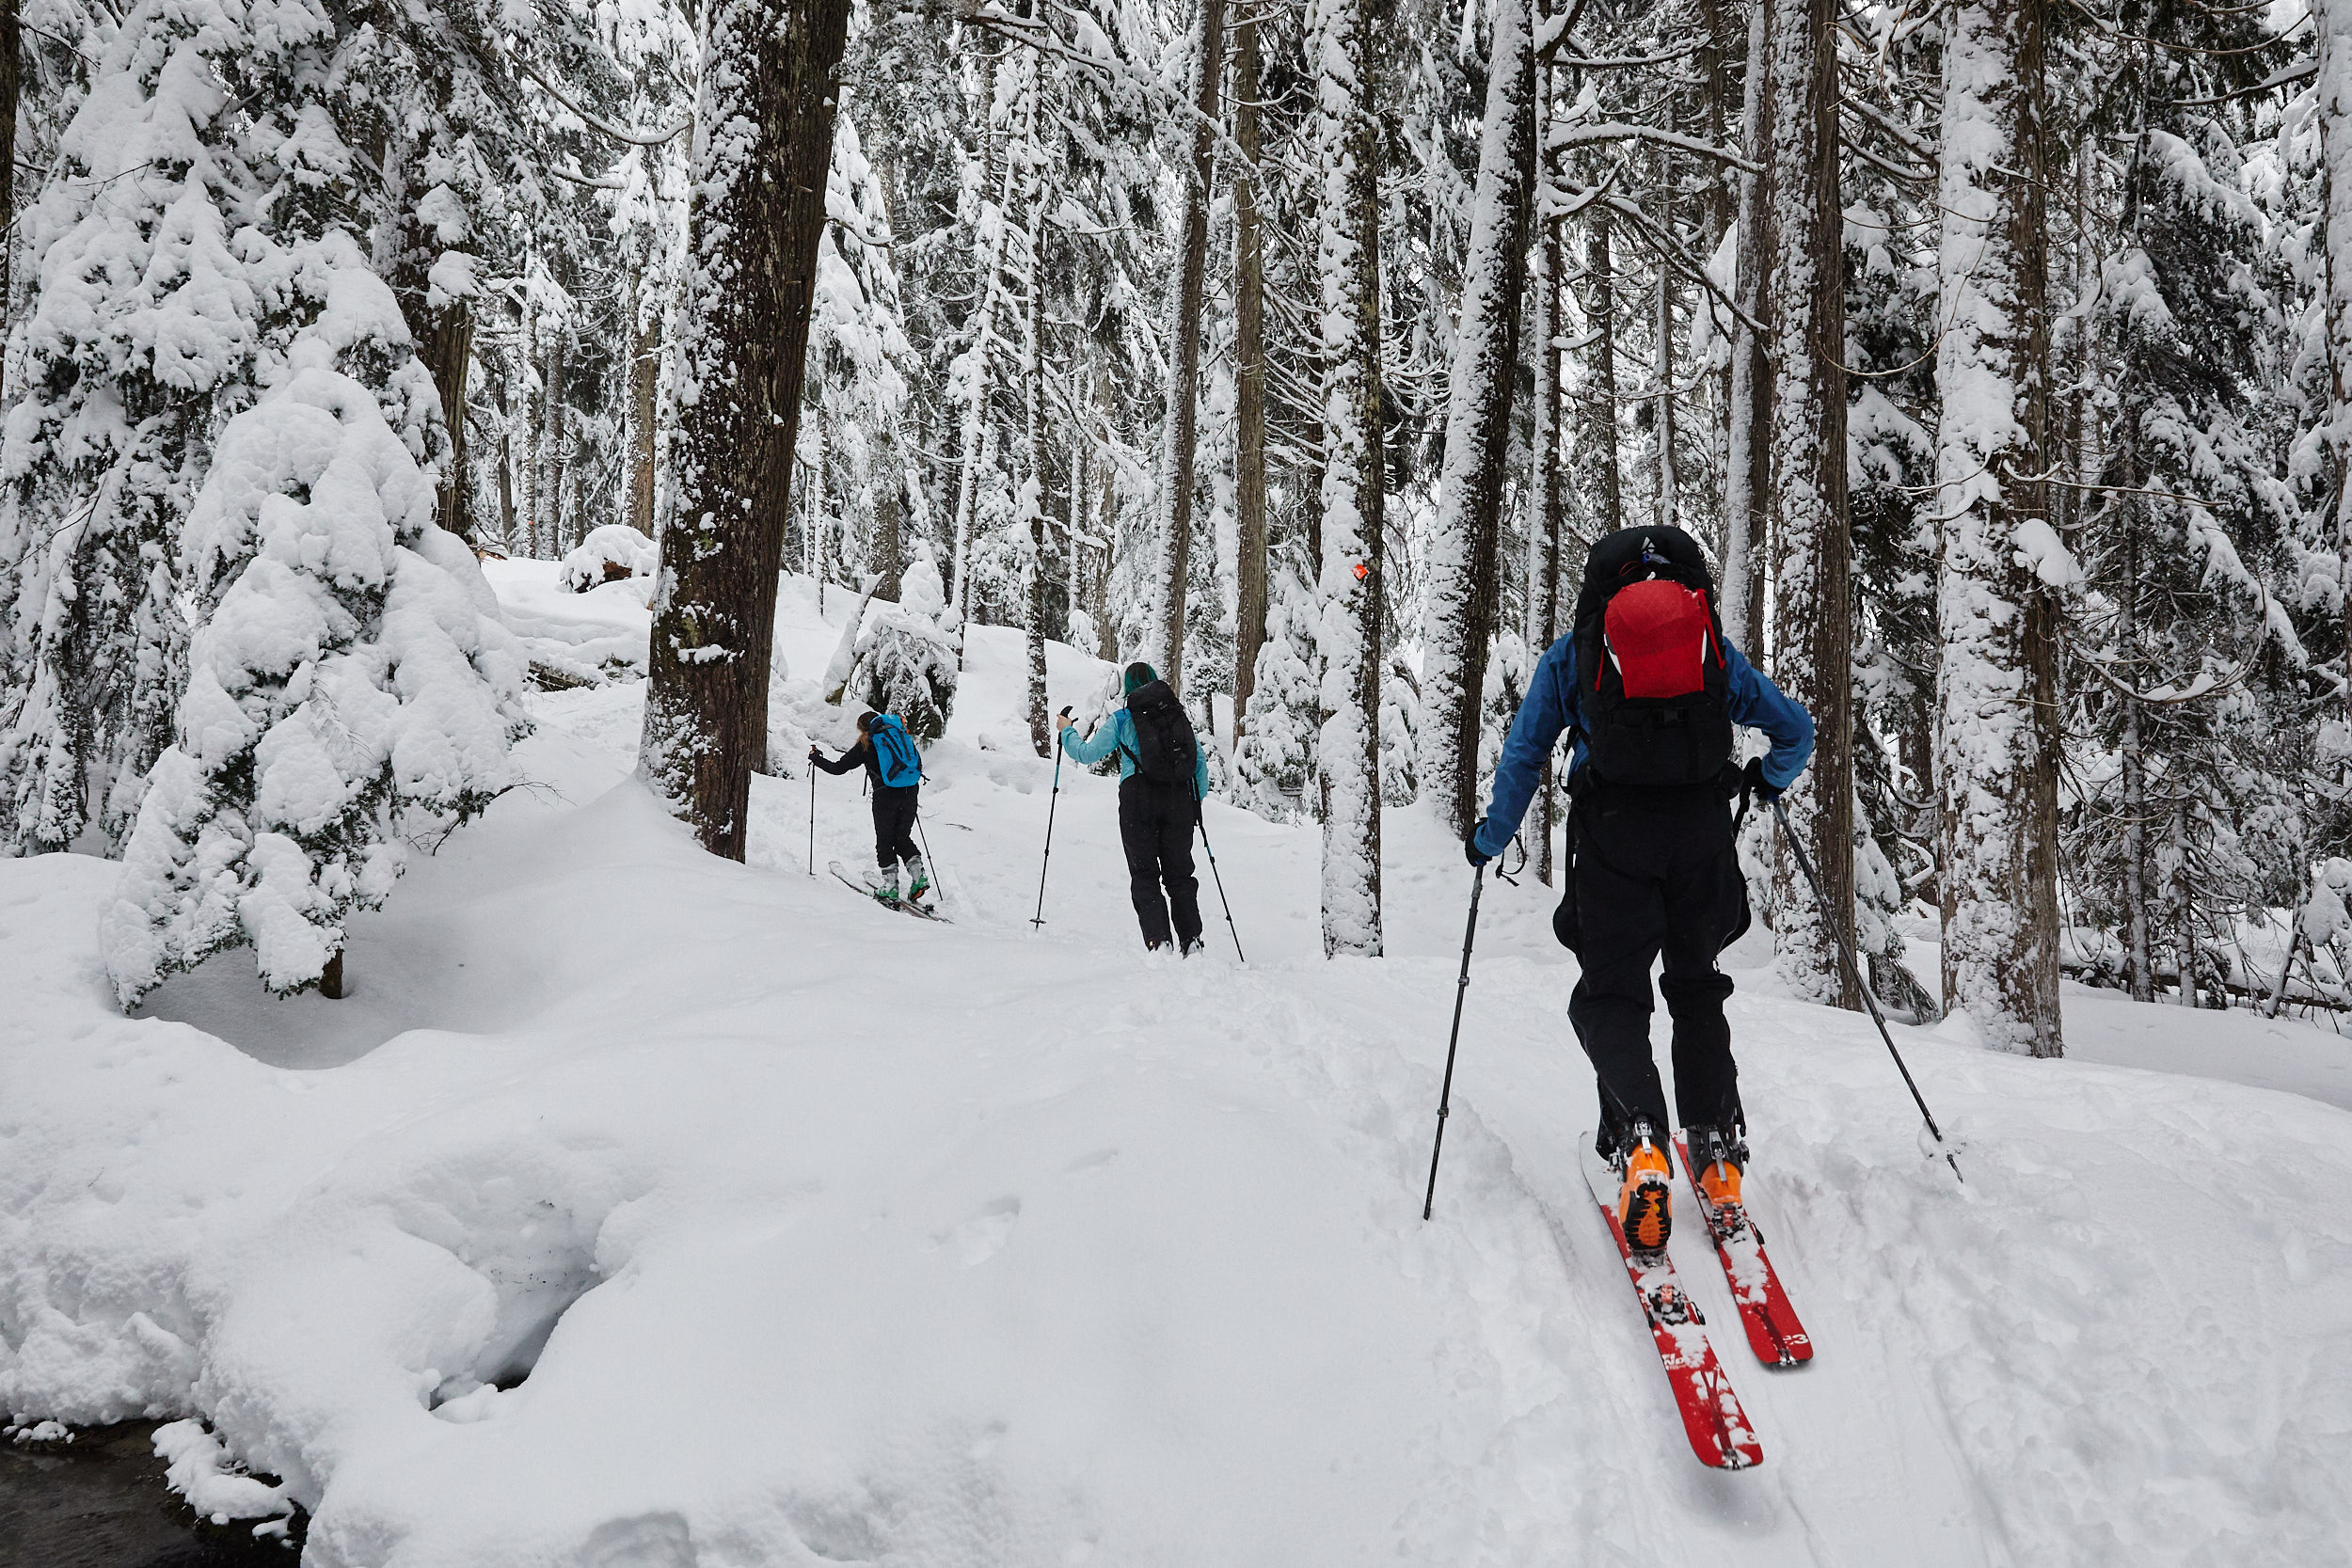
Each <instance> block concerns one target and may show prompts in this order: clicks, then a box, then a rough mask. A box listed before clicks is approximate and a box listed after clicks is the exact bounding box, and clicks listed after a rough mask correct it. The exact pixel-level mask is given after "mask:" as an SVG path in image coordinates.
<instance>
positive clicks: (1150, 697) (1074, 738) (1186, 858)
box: [1061, 663, 1209, 958]
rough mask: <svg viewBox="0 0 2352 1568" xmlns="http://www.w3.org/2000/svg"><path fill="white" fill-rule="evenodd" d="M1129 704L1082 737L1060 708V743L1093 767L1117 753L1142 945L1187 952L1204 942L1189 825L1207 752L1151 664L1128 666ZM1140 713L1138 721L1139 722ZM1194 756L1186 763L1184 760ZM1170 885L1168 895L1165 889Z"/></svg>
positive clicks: (1123, 830)
mask: <svg viewBox="0 0 2352 1568" xmlns="http://www.w3.org/2000/svg"><path fill="white" fill-rule="evenodd" d="M1122 685H1123V688H1124V690H1125V692H1126V697H1127V703H1126V705H1125V706H1124V707H1120V708H1119V709H1117V710H1115V711H1114V712H1113V713H1112V714H1111V716H1110V718H1109V720H1108V721H1106V722H1104V723H1103V724H1100V725H1097V726H1096V728H1095V731H1094V734H1093V735H1092V736H1080V735H1079V734H1078V731H1077V727H1076V726H1075V725H1073V724H1072V723H1071V721H1070V710H1069V709H1068V708H1064V709H1062V710H1061V748H1062V750H1063V751H1065V752H1069V753H1070V760H1071V761H1073V762H1076V763H1082V764H1085V765H1087V766H1089V767H1091V766H1092V765H1093V764H1095V763H1098V762H1100V761H1102V760H1103V759H1104V757H1106V756H1109V755H1110V754H1111V753H1112V752H1118V754H1119V840H1120V847H1122V848H1124V849H1125V851H1126V854H1127V893H1128V897H1129V899H1130V901H1132V902H1133V903H1134V905H1135V907H1136V924H1137V925H1139V926H1141V927H1143V945H1144V946H1145V947H1146V948H1147V949H1152V950H1157V949H1159V948H1162V947H1166V946H1167V945H1168V942H1169V940H1170V932H1169V929H1168V926H1169V917H1170V915H1171V914H1173V916H1174V923H1175V930H1174V933H1173V940H1174V941H1175V943H1176V949H1177V951H1178V952H1179V953H1182V954H1183V955H1184V956H1185V957H1187V958H1189V957H1191V956H1192V953H1193V950H1194V949H1195V948H1198V947H1199V946H1200V879H1199V878H1197V877H1195V876H1194V875H1193V872H1192V832H1193V829H1194V828H1195V827H1196V826H1198V825H1199V823H1200V802H1201V800H1203V799H1204V798H1205V797H1206V796H1207V795H1208V793H1209V759H1208V757H1207V756H1206V755H1204V754H1203V753H1202V752H1201V750H1200V741H1199V739H1198V738H1197V737H1196V736H1194V734H1193V731H1192V721H1191V720H1189V719H1188V718H1186V717H1185V715H1184V705H1183V704H1181V703H1179V702H1177V700H1176V695H1175V693H1174V692H1173V691H1171V690H1170V689H1168V683H1167V682H1166V681H1163V680H1161V679H1160V676H1159V672H1158V671H1156V670H1154V669H1152V666H1150V665H1149V664H1143V663H1136V664H1130V665H1128V666H1127V672H1126V675H1125V678H1124V681H1123V683H1122ZM1138 719H1140V720H1141V727H1140V728H1139V727H1138V724H1137V721H1138ZM1187 763H1189V766H1187ZM1163 888H1165V889H1166V890H1167V892H1166V895H1165V896H1163V895H1162V892H1161V890H1162V889H1163Z"/></svg>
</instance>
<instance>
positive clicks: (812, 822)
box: [808, 762, 817, 877]
mask: <svg viewBox="0 0 2352 1568" xmlns="http://www.w3.org/2000/svg"><path fill="white" fill-rule="evenodd" d="M808 874H809V875H810V876H812V877H814V876H816V875H817V765H816V764H815V763H813V762H812V763H810V764H809V765H808Z"/></svg>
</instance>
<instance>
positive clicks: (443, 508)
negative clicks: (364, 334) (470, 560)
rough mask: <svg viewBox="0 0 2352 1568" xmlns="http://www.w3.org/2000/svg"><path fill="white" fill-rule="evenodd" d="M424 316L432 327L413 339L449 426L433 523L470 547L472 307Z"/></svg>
mask: <svg viewBox="0 0 2352 1568" xmlns="http://www.w3.org/2000/svg"><path fill="white" fill-rule="evenodd" d="M428 314H429V316H430V318H431V322H430V325H429V326H428V327H427V329H426V330H425V331H424V332H422V333H421V334H419V335H418V338H417V357H418V359H419V360H421V361H422V363H423V365H424V368H425V370H426V371H427V372H429V373H430V374H431V375H432V377H433V385H434V386H435V388H437V389H438V390H439V392H440V394H441V419H442V420H443V422H445V423H446V424H447V425H448V426H449V467H448V470H447V471H446V472H444V473H443V474H442V475H441V495H440V506H439V509H438V513H437V517H436V519H435V520H436V521H437V522H438V523H439V524H440V526H441V527H443V528H445V529H447V530H448V531H450V532H452V533H453V534H455V535H457V537H458V538H460V539H463V540H466V541H468V542H469V543H470V542H471V541H472V539H473V536H474V520H473V485H472V483H470V481H469V474H468V469H467V452H468V446H469V443H468V441H467V424H468V421H467V419H466V371H467V367H469V365H471V364H472V363H473V302H472V301H471V300H469V299H454V300H452V301H450V302H449V303H448V304H447V305H444V306H442V307H441V308H440V309H437V310H431V311H429V312H428Z"/></svg>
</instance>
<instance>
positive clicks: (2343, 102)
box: [2312, 0, 2352, 719]
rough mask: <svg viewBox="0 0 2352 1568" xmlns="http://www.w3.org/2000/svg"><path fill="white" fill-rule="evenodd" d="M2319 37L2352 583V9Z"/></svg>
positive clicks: (2320, 11) (2323, 12) (2343, 554)
mask: <svg viewBox="0 0 2352 1568" xmlns="http://www.w3.org/2000/svg"><path fill="white" fill-rule="evenodd" d="M2312 22H2313V25H2314V28H2315V30H2316V31H2317V34H2318V40H2317V44H2318V48H2317V55H2318V65H2319V76H2318V80H2317V81H2316V82H2315V83H2314V85H2313V86H2314V92H2315V94H2316V97H2317V99H2318V104H2319V115H2318V119H2319V145H2320V173H2321V182H2320V183H2321V193H2322V195H2321V209H2320V210H2321V212H2322V214H2324V216H2323V221H2322V225H2321V227H2322V231H2323V234H2324V245H2323V246H2322V248H2323V249H2324V250H2325V252H2326V259H2327V309H2326V321H2327V335H2328V426H2327V428H2328V455H2329V459H2330V462H2329V465H2328V466H2329V467H2330V468H2331V469H2332V470H2333V473H2332V475H2331V478H2332V479H2333V481H2334V483H2335V522H2336V550H2337V564H2338V568H2339V570H2340V572H2341V574H2342V576H2341V577H2340V578H2339V579H2338V580H2339V581H2341V582H2343V583H2344V584H2346V585H2347V586H2352V5H2345V4H2344V3H2343V0H2323V3H2322V4H2319V5H2315V6H2313V7H2312ZM2343 597H2344V603H2343V608H2342V611H2341V613H2342V616H2343V622H2344V626H2343V635H2344V676H2345V679H2344V708H2345V714H2344V716H2345V717H2346V718H2347V719H2352V592H2347V593H2345V594H2344V596H2343Z"/></svg>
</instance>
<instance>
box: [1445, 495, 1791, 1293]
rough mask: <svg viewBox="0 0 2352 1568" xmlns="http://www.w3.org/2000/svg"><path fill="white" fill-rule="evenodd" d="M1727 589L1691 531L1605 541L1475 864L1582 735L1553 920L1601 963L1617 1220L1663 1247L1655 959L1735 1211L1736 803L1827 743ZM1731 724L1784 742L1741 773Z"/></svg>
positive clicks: (1739, 911)
mask: <svg viewBox="0 0 2352 1568" xmlns="http://www.w3.org/2000/svg"><path fill="white" fill-rule="evenodd" d="M1712 601H1713V591H1712V585H1711V583H1709V582H1708V578H1707V576H1706V558H1705V557H1704V555H1702V554H1701V553H1700V550H1699V546H1698V543H1697V541H1696V540H1693V539H1692V538H1691V536H1690V535H1689V534H1687V533H1684V532H1683V531H1681V530H1680V529H1674V528H1647V529H1627V530H1622V531H1619V532H1616V533H1613V534H1610V535H1607V536H1605V537H1604V538H1602V539H1601V540H1600V541H1598V542H1597V543H1596V544H1595V545H1594V546H1593V549H1592V552H1591V554H1590V556H1589V557H1588V561H1587V565H1586V569H1585V578H1584V584H1583V589H1582V591H1581V594H1579V596H1578V603H1577V614H1576V621H1575V629H1573V630H1571V631H1570V633H1569V634H1568V635H1567V636H1565V637H1563V638H1561V639H1560V640H1559V641H1557V642H1554V643H1553V644H1552V645H1551V647H1550V649H1549V651H1547V652H1546V653H1545V655H1544V657H1543V658H1542V660H1541V661H1540V662H1539V663H1538V664H1537V665H1536V667H1535V673H1534V679H1533V680H1531V681H1530V682H1529V683H1528V691H1527V698H1526V700H1525V701H1524V702H1522V703H1521V704H1520V705H1519V711H1518V717H1517V718H1516V719H1514V720H1513V721H1512V723H1511V733H1510V736H1508V738H1507V739H1505V740H1504V742H1503V747H1502V759H1501V761H1500V762H1499V763H1498V765H1497V767H1496V768H1495V779H1494V792H1493V795H1492V798H1491V799H1490V800H1489V801H1488V803H1487V807H1486V816H1485V817H1484V818H1483V819H1482V820H1481V821H1480V822H1479V823H1478V825H1477V827H1476V828H1475V829H1473V830H1472V832H1471V833H1470V839H1469V842H1468V844H1467V846H1466V849H1467V852H1468V854H1469V857H1470V863H1471V864H1473V865H1484V864H1485V863H1486V862H1487V861H1489V860H1491V859H1493V858H1494V857H1495V856H1497V855H1500V854H1501V853H1502V850H1503V848H1504V847H1505V846H1507V845H1508V844H1509V843H1510V842H1511V839H1512V836H1513V835H1514V834H1515V833H1517V832H1518V826H1519V820H1520V818H1521V817H1522V816H1525V815H1526V812H1527V807H1528V802H1529V801H1530V800H1533V799H1534V794H1535V791H1536V789H1537V787H1538V786H1539V785H1540V784H1541V782H1542V779H1543V770H1544V763H1545V760H1546V759H1547V758H1548V757H1549V756H1550V755H1551V752H1552V748H1553V746H1554V745H1555V743H1557V741H1558V740H1559V738H1560V736H1561V735H1562V733H1563V732H1565V733H1567V734H1568V735H1569V736H1570V737H1571V739H1572V743H1573V745H1572V751H1571V752H1570V764H1569V769H1568V793H1569V796H1570V800H1571V801H1572V804H1571V806H1570V809H1569V813H1568V821H1567V846H1568V863H1567V868H1566V876H1565V884H1566V886H1565V894H1564V896H1563V897H1562V900H1561V904H1560V911H1559V913H1558V915H1557V916H1556V917H1555V919H1554V927H1555V929H1556V930H1557V932H1558V935H1559V937H1560V940H1561V942H1563V943H1564V944H1565V945H1566V946H1568V947H1569V948H1570V949H1572V950H1573V951H1574V952H1575V953H1576V955H1577V959H1578V962H1579V964H1580V965H1581V969H1582V974H1581V976H1580V977H1579V978H1578V980H1577V983H1576V989H1575V991H1574V992H1573V993H1572V994H1571V996H1570V998H1569V1001H1568V1020H1569V1022H1570V1024H1571V1025H1572V1026H1573V1027H1574V1028H1575V1030H1576V1034H1577V1038H1578V1041H1579V1042H1580V1043H1581V1045H1582V1046H1583V1048H1584V1052H1585V1054H1586V1055H1587V1056H1589V1057H1590V1058H1591V1060H1592V1063H1593V1068H1594V1071H1595V1075H1596V1077H1597V1079H1598V1082H1599V1088H1600V1107H1601V1125H1600V1131H1599V1132H1598V1134H1597V1138H1596V1140H1595V1142H1596V1146H1597V1148H1598V1149H1599V1151H1600V1152H1601V1153H1602V1154H1603V1155H1605V1156H1607V1157H1609V1158H1611V1159H1612V1160H1613V1162H1615V1163H1616V1164H1618V1165H1619V1168H1620V1170H1621V1171H1622V1173H1623V1184H1622V1187H1621V1190H1620V1193H1619V1197H1618V1218H1619V1220H1620V1221H1621V1222H1622V1223H1623V1224H1624V1225H1625V1227H1626V1236H1627V1240H1628V1241H1629V1243H1632V1244H1633V1245H1634V1246H1636V1247H1637V1248H1642V1249H1645V1250H1648V1249H1654V1248H1657V1247H1662V1246H1663V1245H1664V1244H1665V1238H1666V1235H1667V1232H1668V1228H1669V1226H1670V1223H1671V1222H1670V1217H1669V1213H1668V1201H1667V1190H1668V1183H1670V1181H1671V1180H1672V1173H1673V1165H1672V1162H1671V1160H1670V1158H1669V1157H1668V1156H1667V1154H1666V1151H1665V1148H1664V1144H1665V1142H1666V1141H1667V1136H1668V1132H1667V1130H1668V1129H1669V1128H1670V1127H1671V1126H1672V1125H1673V1124H1672V1121H1671V1120H1670V1118H1669V1117H1668V1115H1667V1110H1666V1093H1665V1087H1664V1085H1663V1084H1662V1083H1661V1080H1660V1078H1659V1073H1658V1065H1657V1063H1656V1062H1655V1061H1654V1060H1653V1059H1652V1057H1651V1053H1650V1039H1649V1021H1650V1015H1651V1013H1652V1012H1653V1010H1654V1008H1655V1002H1654V999H1653V998H1652V996H1651V993H1650V968H1651V966H1652V964H1654V963H1656V962H1657V961H1658V959H1659V958H1660V957H1661V954H1662V956H1663V958H1664V960H1665V965H1664V973H1663V974H1662V975H1661V981H1660V985H1659V990H1661V991H1662V992H1663V993H1664V994H1665V999H1666V1010H1667V1012H1668V1013H1669V1014H1670V1015H1671V1016H1672V1018H1673V1020H1674V1047H1673V1050H1674V1072H1675V1103H1676V1105H1677V1107H1678V1108H1679V1109H1680V1111H1681V1113H1682V1123H1683V1126H1684V1128H1685V1130H1686V1132H1687V1133H1688V1135H1689V1139H1690V1145H1691V1158H1692V1165H1693V1167H1694V1168H1696V1169H1697V1170H1698V1171H1699V1172H1700V1186H1701V1188H1702V1189H1703V1190H1704V1191H1705V1192H1706V1193H1707V1195H1708V1198H1709V1201H1710V1202H1714V1203H1716V1204H1717V1206H1718V1207H1722V1206H1723V1205H1725V1204H1733V1205H1736V1204H1737V1203H1738V1201H1739V1193H1740V1171H1741V1169H1742V1168H1743V1167H1744V1165H1745V1164H1746V1160H1747V1148H1746V1146H1745V1144H1744V1142H1743V1140H1742V1134H1743V1132H1744V1131H1745V1123H1744V1119H1743V1117H1742V1114H1741V1111H1740V1092H1739V1072H1738V1069H1737V1068H1736V1067H1735V1065H1734V1064H1733V1061H1732V1056H1731V1028H1730V1025H1729V1024H1728V1023H1727V1022H1725V1021H1724V1002H1725V1001H1726V1000H1728V999H1729V997H1730V995H1731V990H1732V986H1731V980H1730V977H1729V976H1727V975H1725V974H1724V973H1723V972H1722V971H1721V970H1719V969H1717V968H1716V967H1715V960H1716V958H1717V956H1718V955H1719V954H1721V952H1722V951H1723V949H1724V947H1725V946H1727V945H1729V944H1730V943H1731V942H1734V941H1736V940H1737V939H1738V938H1739V936H1740V933H1741V932H1742V931H1744V930H1746V929H1747V924H1748V905H1747V884H1746V880H1745V879H1744V878H1743V877H1742V875H1741V873H1740V858H1739V854H1738V851H1737V849H1736V848H1735V847H1734V844H1733V823H1732V814H1731V808H1730V800H1729V797H1730V795H1732V794H1735V793H1739V792H1740V788H1741V787H1742V786H1744V788H1745V789H1746V790H1747V791H1748V792H1750V793H1752V794H1755V795H1759V796H1761V797H1762V798H1763V799H1764V800H1766V801H1768V802H1769V801H1770V800H1772V798H1773V797H1775V796H1777V795H1779V794H1780V793H1781V791H1783V790H1785V789H1787V788H1788V785H1789V784H1790V783H1791V782H1793V781H1794V780H1795V778H1796V777H1797V774H1798V773H1799V772H1800V771H1802V770H1803V768H1804V765H1805V761H1806V759H1807V758H1809V757H1810V756H1811V755H1812V754H1813V720H1812V718H1811V716H1810V715H1808V714H1807V713H1806V712H1805V711H1804V708H1803V707H1801V706H1799V705H1797V704H1795V703H1793V702H1791V701H1790V700H1789V699H1788V697H1787V696H1786V695H1785V694H1783V693H1782V691H1781V690H1780V689H1779V688H1778V687H1776V686H1774V685H1773V684H1772V682H1771V681H1770V680H1769V679H1767V678H1766V677H1765V676H1764V675H1762V674H1761V673H1758V672H1757V671H1756V668H1755V667H1754V666H1753V665H1751V664H1750V663H1749V662H1748V661H1747V659H1746V658H1745V657H1742V656H1741V655H1740V650H1739V649H1737V648H1734V647H1732V646H1731V645H1730V644H1729V642H1728V641H1725V640H1724V638H1723V635H1722V629H1721V625H1720V622H1719V621H1718V620H1717V619H1716V617H1715V615H1714V611H1713V608H1712ZM1732 724H1744V725H1750V726H1753V727H1754V728H1756V729H1759V730H1761V731H1763V732H1764V734H1765V735H1766V736H1769V737H1770V738H1771V740H1772V750H1771V752H1769V753H1768V754H1767V755H1765V756H1762V757H1759V758H1756V759H1754V760H1752V761H1751V762H1749V763H1748V765H1747V766H1746V768H1744V769H1738V768H1734V766H1733V765H1732V761H1731V739H1732V734H1731V728H1730V726H1731V725H1732ZM1596 753H1598V755H1596Z"/></svg>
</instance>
